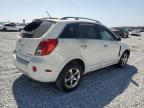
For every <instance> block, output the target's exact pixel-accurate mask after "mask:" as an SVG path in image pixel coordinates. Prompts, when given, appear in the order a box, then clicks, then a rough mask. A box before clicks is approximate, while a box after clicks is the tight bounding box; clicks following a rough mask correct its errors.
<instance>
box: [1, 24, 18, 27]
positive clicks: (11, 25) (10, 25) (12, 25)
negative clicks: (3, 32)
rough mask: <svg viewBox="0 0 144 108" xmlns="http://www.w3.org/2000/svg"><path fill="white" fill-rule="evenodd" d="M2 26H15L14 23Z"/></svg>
mask: <svg viewBox="0 0 144 108" xmlns="http://www.w3.org/2000/svg"><path fill="white" fill-rule="evenodd" d="M4 26H10V27H15V26H16V25H14V24H5V25H4Z"/></svg>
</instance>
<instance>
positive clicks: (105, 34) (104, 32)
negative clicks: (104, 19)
mask: <svg viewBox="0 0 144 108" xmlns="http://www.w3.org/2000/svg"><path fill="white" fill-rule="evenodd" d="M100 35H101V39H102V40H111V41H113V40H115V37H114V35H113V34H112V33H111V32H109V31H108V30H107V29H106V28H103V27H100Z"/></svg>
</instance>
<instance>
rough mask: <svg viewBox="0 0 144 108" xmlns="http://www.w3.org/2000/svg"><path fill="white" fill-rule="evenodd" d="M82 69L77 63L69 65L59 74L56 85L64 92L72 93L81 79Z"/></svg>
mask: <svg viewBox="0 0 144 108" xmlns="http://www.w3.org/2000/svg"><path fill="white" fill-rule="evenodd" d="M82 73H83V69H82V67H81V66H80V65H79V64H78V63H70V64H68V65H67V66H65V67H64V69H63V70H62V72H61V73H60V75H59V77H58V79H57V81H56V85H57V87H58V88H60V89H62V90H64V91H72V90H74V89H76V88H77V86H78V85H79V83H80V81H81V79H82Z"/></svg>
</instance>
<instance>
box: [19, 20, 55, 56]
mask: <svg viewBox="0 0 144 108" xmlns="http://www.w3.org/2000/svg"><path fill="white" fill-rule="evenodd" d="M53 24H54V22H52V21H43V20H34V21H33V22H31V23H29V24H28V25H27V26H25V27H24V29H23V30H22V31H21V32H20V34H19V36H18V40H17V42H16V52H17V54H19V55H23V56H25V57H26V58H27V57H31V56H33V55H34V54H35V51H36V49H37V46H38V44H39V43H40V41H41V40H42V36H43V35H44V34H45V33H46V32H47V31H48V30H49V29H50V28H51V27H52V25H53Z"/></svg>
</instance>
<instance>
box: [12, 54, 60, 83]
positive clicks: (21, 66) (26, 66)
mask: <svg viewBox="0 0 144 108" xmlns="http://www.w3.org/2000/svg"><path fill="white" fill-rule="evenodd" d="M13 58H14V64H15V66H16V68H17V69H18V70H20V72H22V73H23V74H25V75H26V76H28V77H30V78H32V79H34V80H37V81H40V82H55V81H56V79H57V77H58V75H59V73H58V72H55V71H54V69H52V68H51V66H50V65H49V63H46V62H43V61H37V60H33V59H32V60H30V61H26V60H24V59H22V58H21V57H18V56H17V55H16V54H13ZM33 66H35V67H36V68H37V71H36V72H33V70H32V67H33ZM46 69H48V70H51V72H46V71H45V70H46Z"/></svg>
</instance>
